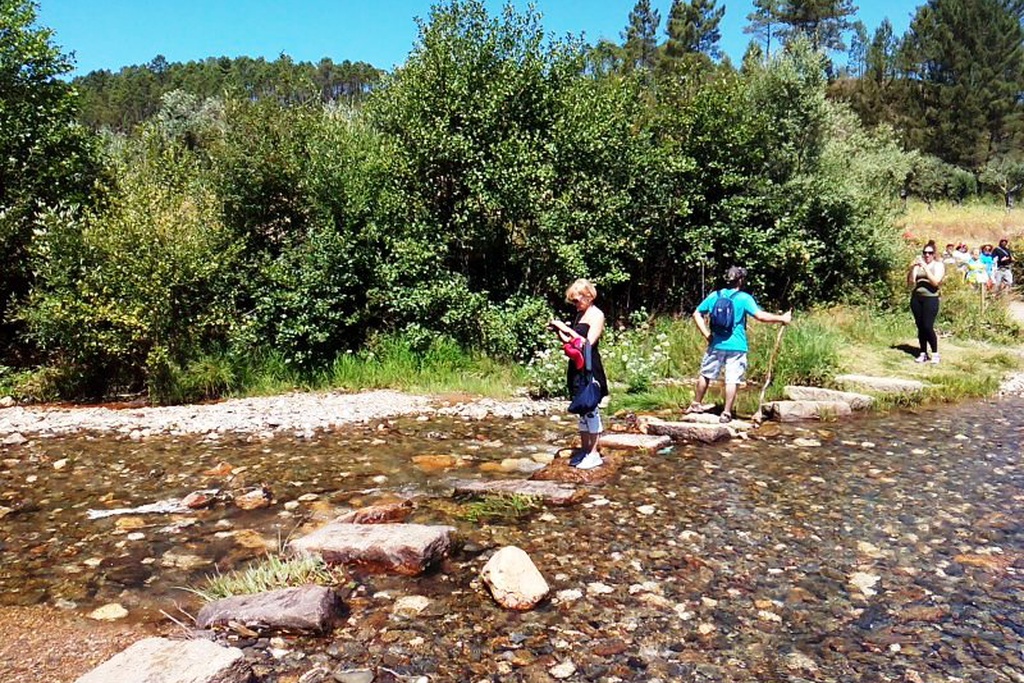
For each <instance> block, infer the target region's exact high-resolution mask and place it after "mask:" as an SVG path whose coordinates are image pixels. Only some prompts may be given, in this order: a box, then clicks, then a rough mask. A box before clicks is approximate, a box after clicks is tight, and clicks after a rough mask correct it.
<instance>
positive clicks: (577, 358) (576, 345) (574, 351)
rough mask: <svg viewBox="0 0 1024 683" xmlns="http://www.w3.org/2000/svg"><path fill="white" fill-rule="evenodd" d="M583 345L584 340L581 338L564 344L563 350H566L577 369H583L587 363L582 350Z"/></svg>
mask: <svg viewBox="0 0 1024 683" xmlns="http://www.w3.org/2000/svg"><path fill="white" fill-rule="evenodd" d="M582 347H583V340H582V339H579V338H577V339H573V340H572V341H567V342H565V343H564V344H562V351H564V352H565V355H566V356H567V357H568V358H569V360H570V361H572V364H573V366H574V367H575V368H576V369H577V370H582V369H583V366H584V365H586V361H585V360H584V359H583V351H581V348H582Z"/></svg>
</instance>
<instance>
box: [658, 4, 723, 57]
mask: <svg viewBox="0 0 1024 683" xmlns="http://www.w3.org/2000/svg"><path fill="white" fill-rule="evenodd" d="M724 15H725V7H718V8H716V7H715V0H689V2H685V1H684V0H673V2H672V9H671V10H670V11H669V15H668V26H667V27H666V32H667V33H668V42H667V43H666V44H665V53H666V54H667V55H668V56H669V57H670V58H673V59H677V58H679V57H682V56H683V55H687V54H694V53H700V54H704V55H707V56H708V57H711V58H712V59H717V58H718V57H720V56H721V54H722V52H721V50H720V49H719V47H718V41H719V40H721V38H722V32H721V31H719V29H718V24H719V23H720V22H721V21H722V17H723V16H724Z"/></svg>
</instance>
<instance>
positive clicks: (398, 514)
mask: <svg viewBox="0 0 1024 683" xmlns="http://www.w3.org/2000/svg"><path fill="white" fill-rule="evenodd" d="M413 509H415V505H414V504H413V502H412V501H411V500H403V501H401V502H398V503H384V504H381V505H368V506H367V507H364V508H359V509H358V510H353V511H352V512H348V513H346V514H344V515H342V516H341V517H338V518H337V519H336V520H334V521H335V522H337V523H339V524H342V523H347V524H385V523H388V522H404V521H405V520H406V518H408V517H409V515H410V514H411V513H412V511H413Z"/></svg>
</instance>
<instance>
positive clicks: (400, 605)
mask: <svg viewBox="0 0 1024 683" xmlns="http://www.w3.org/2000/svg"><path fill="white" fill-rule="evenodd" d="M430 603H431V600H430V598H428V597H426V596H423V595H403V596H402V597H400V598H398V600H395V606H394V607H393V608H392V610H391V611H392V612H393V613H394V614H397V615H399V616H403V617H415V616H416V615H418V614H419V613H420V612H422V611H423V610H425V609H426V608H428V607H430Z"/></svg>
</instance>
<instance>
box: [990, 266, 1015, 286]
mask: <svg viewBox="0 0 1024 683" xmlns="http://www.w3.org/2000/svg"><path fill="white" fill-rule="evenodd" d="M1003 284H1005V285H1006V286H1007V287H1010V286H1011V285H1013V271H1012V270H1010V269H1009V268H996V269H995V272H993V273H992V286H993V287H999V286H1000V285H1003Z"/></svg>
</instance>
